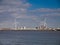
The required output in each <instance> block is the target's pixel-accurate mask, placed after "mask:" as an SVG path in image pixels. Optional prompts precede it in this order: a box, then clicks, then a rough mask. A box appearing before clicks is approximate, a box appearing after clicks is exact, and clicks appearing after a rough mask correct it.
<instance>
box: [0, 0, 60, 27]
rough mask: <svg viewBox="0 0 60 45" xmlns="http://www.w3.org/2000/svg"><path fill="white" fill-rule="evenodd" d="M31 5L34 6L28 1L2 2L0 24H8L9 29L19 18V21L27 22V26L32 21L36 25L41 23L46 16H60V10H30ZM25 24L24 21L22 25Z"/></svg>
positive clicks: (4, 0)
mask: <svg viewBox="0 0 60 45" xmlns="http://www.w3.org/2000/svg"><path fill="white" fill-rule="evenodd" d="M31 5H32V4H30V3H29V2H27V0H2V1H1V2H0V23H1V24H3V25H5V24H6V25H7V27H8V25H10V24H13V23H14V19H15V18H17V19H19V20H21V19H24V20H27V21H25V22H26V24H27V22H28V21H30V20H31V22H32V24H34V22H35V23H40V21H41V19H42V17H44V16H60V8H57V9H51V8H39V9H34V10H29V9H28V8H30V6H31ZM17 21H18V20H17ZM18 22H19V21H18ZM23 22H24V21H23V20H22V21H21V23H23ZM25 22H24V24H25ZM28 24H29V23H28ZM32 24H31V25H32ZM35 25H36V24H35Z"/></svg>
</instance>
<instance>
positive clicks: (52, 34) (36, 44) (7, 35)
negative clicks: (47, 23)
mask: <svg viewBox="0 0 60 45" xmlns="http://www.w3.org/2000/svg"><path fill="white" fill-rule="evenodd" d="M0 45H60V32H59V31H0Z"/></svg>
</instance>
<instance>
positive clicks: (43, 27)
mask: <svg viewBox="0 0 60 45" xmlns="http://www.w3.org/2000/svg"><path fill="white" fill-rule="evenodd" d="M40 28H41V29H46V28H47V23H46V18H44V20H43V21H42V22H41V26H40Z"/></svg>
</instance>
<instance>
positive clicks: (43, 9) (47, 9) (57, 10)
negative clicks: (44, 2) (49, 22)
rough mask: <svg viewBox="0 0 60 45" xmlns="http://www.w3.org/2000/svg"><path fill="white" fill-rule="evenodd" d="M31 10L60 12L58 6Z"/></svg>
mask: <svg viewBox="0 0 60 45" xmlns="http://www.w3.org/2000/svg"><path fill="white" fill-rule="evenodd" d="M32 12H60V8H57V9H50V8H39V9H35V10H32Z"/></svg>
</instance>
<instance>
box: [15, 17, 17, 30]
mask: <svg viewBox="0 0 60 45" xmlns="http://www.w3.org/2000/svg"><path fill="white" fill-rule="evenodd" d="M14 22H15V30H17V22H16V18H15V21H14Z"/></svg>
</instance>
